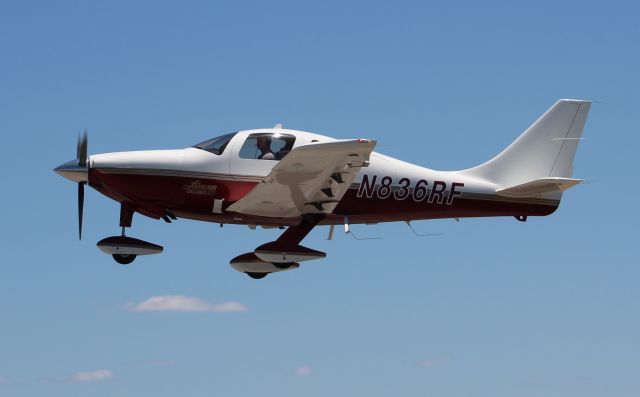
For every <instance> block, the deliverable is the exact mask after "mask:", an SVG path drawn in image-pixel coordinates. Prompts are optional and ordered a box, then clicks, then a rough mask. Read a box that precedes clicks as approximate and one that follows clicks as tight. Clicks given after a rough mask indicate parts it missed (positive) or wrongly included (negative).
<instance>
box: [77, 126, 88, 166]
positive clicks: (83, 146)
mask: <svg viewBox="0 0 640 397" xmlns="http://www.w3.org/2000/svg"><path fill="white" fill-rule="evenodd" d="M88 144H89V138H88V137H87V130H86V128H85V130H84V131H83V132H82V134H81V135H80V136H78V145H77V147H76V155H77V158H78V165H79V166H81V167H84V166H86V165H87V146H88Z"/></svg>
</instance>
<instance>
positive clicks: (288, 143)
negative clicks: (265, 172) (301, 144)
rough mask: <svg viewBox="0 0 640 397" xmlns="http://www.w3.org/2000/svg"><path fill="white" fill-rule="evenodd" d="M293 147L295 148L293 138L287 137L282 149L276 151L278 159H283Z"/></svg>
mask: <svg viewBox="0 0 640 397" xmlns="http://www.w3.org/2000/svg"><path fill="white" fill-rule="evenodd" d="M292 148H293V139H287V140H286V142H285V144H284V146H283V147H282V149H280V150H279V151H278V153H276V158H277V159H278V160H282V158H283V157H284V156H286V155H287V154H289V152H290V151H291V149H292Z"/></svg>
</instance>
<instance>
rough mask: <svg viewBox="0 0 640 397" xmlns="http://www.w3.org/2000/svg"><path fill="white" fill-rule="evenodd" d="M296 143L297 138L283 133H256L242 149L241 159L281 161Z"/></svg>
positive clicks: (246, 141) (245, 142)
mask: <svg viewBox="0 0 640 397" xmlns="http://www.w3.org/2000/svg"><path fill="white" fill-rule="evenodd" d="M295 141H296V137H295V136H293V135H289V134H281V133H272V132H269V133H266V132H261V133H254V134H251V135H249V136H248V137H247V140H245V141H244V144H243V145H242V148H241V149H240V158H241V159H256V160H281V159H282V158H283V157H284V156H286V155H287V154H288V153H289V152H290V151H291V149H292V148H293V144H294V143H295Z"/></svg>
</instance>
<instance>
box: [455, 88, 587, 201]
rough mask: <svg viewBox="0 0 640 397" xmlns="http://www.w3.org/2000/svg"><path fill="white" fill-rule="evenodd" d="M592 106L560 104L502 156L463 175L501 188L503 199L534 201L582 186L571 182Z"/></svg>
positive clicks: (566, 101)
mask: <svg viewBox="0 0 640 397" xmlns="http://www.w3.org/2000/svg"><path fill="white" fill-rule="evenodd" d="M590 106H591V101H583V100H576V99H561V100H559V101H558V102H556V103H555V104H554V105H553V106H551V107H550V108H549V110H547V111H546V112H545V113H544V114H543V115H542V116H540V118H539V119H538V120H536V121H535V122H534V123H533V124H532V125H531V126H530V127H529V128H527V130H526V131H525V132H523V133H522V135H520V136H519V137H518V139H516V140H515V141H514V142H513V143H512V144H511V145H509V146H508V147H507V148H506V149H505V150H503V151H502V153H500V154H498V155H497V156H496V157H494V158H492V159H491V160H489V161H487V162H486V163H484V164H481V165H479V166H477V167H474V168H470V169H467V170H464V171H461V172H462V173H465V174H468V175H471V176H475V177H479V178H483V179H486V180H488V181H490V182H493V183H495V184H497V185H499V186H500V188H499V189H498V194H500V192H502V195H516V194H517V195H526V196H529V197H531V196H534V195H540V194H546V193H551V192H553V191H556V192H558V191H559V192H562V191H563V190H566V189H568V188H569V187H571V186H573V185H575V184H577V183H579V182H581V181H580V180H579V179H571V175H572V173H573V158H574V157H575V154H576V149H577V147H578V143H579V142H580V139H581V137H582V130H583V128H584V124H585V121H586V119H587V114H588V113H589V108H590ZM552 186H556V188H551V187H552Z"/></svg>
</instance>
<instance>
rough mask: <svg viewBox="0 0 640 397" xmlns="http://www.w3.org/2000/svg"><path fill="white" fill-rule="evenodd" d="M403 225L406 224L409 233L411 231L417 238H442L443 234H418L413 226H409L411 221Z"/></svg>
mask: <svg viewBox="0 0 640 397" xmlns="http://www.w3.org/2000/svg"><path fill="white" fill-rule="evenodd" d="M404 223H406V224H407V226H409V229H411V231H413V234H415V235H416V236H418V237H429V236H442V235H443V234H444V233H427V234H420V233H418V232H417V231H416V229H414V228H413V226H411V221H404Z"/></svg>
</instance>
